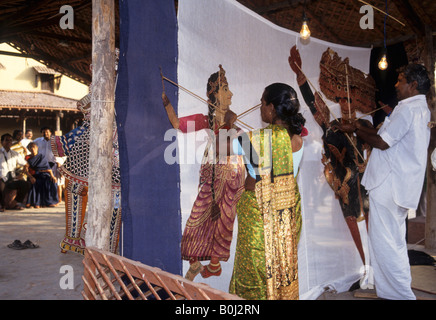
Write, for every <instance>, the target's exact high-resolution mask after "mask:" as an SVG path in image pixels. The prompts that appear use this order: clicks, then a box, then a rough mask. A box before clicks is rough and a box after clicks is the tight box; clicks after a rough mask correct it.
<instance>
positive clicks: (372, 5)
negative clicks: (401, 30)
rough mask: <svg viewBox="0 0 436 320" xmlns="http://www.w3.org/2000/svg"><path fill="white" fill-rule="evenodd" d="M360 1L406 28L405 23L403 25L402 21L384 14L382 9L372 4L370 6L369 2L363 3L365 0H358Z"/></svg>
mask: <svg viewBox="0 0 436 320" xmlns="http://www.w3.org/2000/svg"><path fill="white" fill-rule="evenodd" d="M358 1H359V2H362V3H364V4H366V5H368V6H370V7H372V8H374V9H375V10H377V11H380V12H381V13H383V14H384V15H386V16H388V17H389V18H391V19H393V20H395V21H397V22H398V23H399V24H401V25H402V26H403V27H405V26H406V25H405V24H404V23H402V22H401V21H400V20H398V19H396V18H394V17H393V16H391V15H390V14H389V13H387V12H384V11H383V10H381V9H379V8H377V7H374V6H373V5H372V4H369V3H368V2H365V1H363V0H358Z"/></svg>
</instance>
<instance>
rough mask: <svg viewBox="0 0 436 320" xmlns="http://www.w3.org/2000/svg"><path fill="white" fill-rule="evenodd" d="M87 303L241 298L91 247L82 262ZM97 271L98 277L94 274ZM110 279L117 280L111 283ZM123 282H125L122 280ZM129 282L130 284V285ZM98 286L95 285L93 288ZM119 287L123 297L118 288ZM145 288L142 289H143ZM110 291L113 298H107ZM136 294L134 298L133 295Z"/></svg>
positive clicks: (83, 293)
mask: <svg viewBox="0 0 436 320" xmlns="http://www.w3.org/2000/svg"><path fill="white" fill-rule="evenodd" d="M83 264H84V267H85V272H84V276H83V281H84V284H85V285H84V291H83V292H82V295H83V297H84V299H87V300H88V299H90V300H98V299H113V298H116V299H123V298H126V299H129V300H135V299H137V300H150V299H155V300H162V299H171V300H240V299H241V298H239V297H238V296H235V295H232V294H229V293H226V292H223V291H220V290H217V289H213V288H211V287H210V286H208V285H206V284H202V283H196V282H193V281H190V280H187V279H185V278H183V277H181V276H179V275H175V274H171V273H169V272H166V271H163V270H161V269H159V268H155V267H150V266H147V265H145V264H142V263H140V262H138V261H133V260H130V259H127V258H124V257H121V256H118V255H115V254H112V253H110V252H105V251H102V250H98V249H96V248H92V247H88V248H86V250H85V259H84V261H83ZM93 269H94V270H97V271H98V272H97V273H96V274H95V272H93ZM110 275H112V276H113V277H114V279H110ZM123 279H124V280H123ZM127 282H129V283H127ZM93 284H95V285H93ZM118 285H119V286H120V288H121V290H120V294H119V293H118V292H117V289H116V288H115V287H116V286H118ZM141 286H142V288H141ZM107 289H110V292H111V293H112V294H113V296H109V297H108V296H107V293H106V291H107ZM134 292H137V293H138V296H137V297H136V298H135V297H134V296H133V293H134Z"/></svg>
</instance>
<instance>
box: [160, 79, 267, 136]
mask: <svg viewBox="0 0 436 320" xmlns="http://www.w3.org/2000/svg"><path fill="white" fill-rule="evenodd" d="M161 78H162V86H163V88H164V90H165V86H164V81H163V80H166V81H168V82H169V83H171V84H173V85H175V86H176V87H178V88H180V89H182V90H183V91H185V92H186V93H188V94H190V95H191V96H193V97H194V98H196V99H198V100H200V101H202V102H204V103H206V104H208V105H211V106H213V107H215V108H216V105H214V104H213V103H212V102H210V101H207V100H205V99H203V98H202V97H200V96H199V95H197V94H195V93H194V92H192V91H190V90H188V89H186V88H185V87H183V86H181V85H180V84H178V83H176V82H174V81H172V80H171V79H168V78H167V77H165V76H164V75H163V74H162V72H161ZM259 106H260V104H259V105H257V106H254V107H253V108H250V109H249V110H247V111H245V112H243V113H241V114H240V115H237V119H236V121H238V122H240V123H241V124H243V125H244V126H246V127H247V128H249V129H253V127H251V126H250V125H248V124H246V123H245V122H243V121H241V120H240V119H238V118H239V117H240V116H241V115H243V114H245V113H247V112H249V111H252V109H254V108H258V107H259Z"/></svg>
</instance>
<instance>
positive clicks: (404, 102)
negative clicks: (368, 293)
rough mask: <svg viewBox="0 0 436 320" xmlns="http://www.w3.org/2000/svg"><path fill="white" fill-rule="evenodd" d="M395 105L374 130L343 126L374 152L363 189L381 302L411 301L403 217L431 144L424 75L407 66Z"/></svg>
mask: <svg viewBox="0 0 436 320" xmlns="http://www.w3.org/2000/svg"><path fill="white" fill-rule="evenodd" d="M395 89H396V91H397V97H398V100H399V103H398V105H397V106H396V107H395V108H394V110H393V112H392V113H391V115H390V116H389V117H387V118H386V119H385V121H384V123H383V125H382V126H381V128H380V129H379V130H378V131H377V130H369V129H368V128H365V127H362V126H361V125H360V123H359V122H358V121H356V122H355V124H354V125H349V126H348V125H345V126H341V129H342V130H343V131H346V132H353V131H354V132H355V134H356V135H357V136H358V137H360V138H362V139H363V140H365V141H366V142H368V143H369V144H370V145H371V146H372V147H373V148H374V149H373V151H372V153H371V157H370V159H369V161H368V165H367V167H366V170H365V174H364V176H363V178H362V185H364V186H365V188H366V190H368V192H369V226H368V239H369V251H370V259H371V267H372V268H373V271H374V280H375V288H376V292H377V295H378V296H379V297H381V298H385V299H395V300H414V299H416V297H415V295H414V293H413V291H412V289H411V282H412V277H411V273H410V264H409V258H408V254H407V243H406V217H407V212H408V209H416V208H417V206H418V203H419V198H420V195H421V191H422V186H423V181H424V176H425V171H426V165H427V148H428V145H429V141H430V128H429V127H428V126H427V124H428V122H429V121H430V110H429V109H428V105H427V101H426V96H425V95H426V94H427V92H428V91H429V89H430V80H429V77H428V73H427V70H426V69H425V68H424V67H423V66H421V65H418V64H410V65H408V66H407V67H406V68H405V69H404V70H403V71H401V72H400V74H399V75H398V82H397V84H396V85H395Z"/></svg>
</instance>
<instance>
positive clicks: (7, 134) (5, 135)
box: [1, 133, 12, 142]
mask: <svg viewBox="0 0 436 320" xmlns="http://www.w3.org/2000/svg"><path fill="white" fill-rule="evenodd" d="M6 137H11V139H12V135H11V134H10V133H5V134H4V135H2V138H1V142H3V141H4V140H5V139H6Z"/></svg>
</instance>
